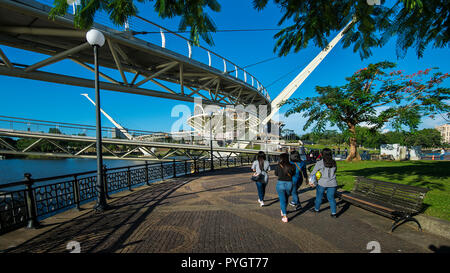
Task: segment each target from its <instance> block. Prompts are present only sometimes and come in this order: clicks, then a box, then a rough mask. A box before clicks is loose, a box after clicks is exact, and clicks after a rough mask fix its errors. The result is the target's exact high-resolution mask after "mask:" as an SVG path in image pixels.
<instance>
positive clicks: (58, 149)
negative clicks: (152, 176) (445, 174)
mask: <svg viewBox="0 0 450 273" xmlns="http://www.w3.org/2000/svg"><path fill="white" fill-rule="evenodd" d="M118 131H119V130H118V129H117V128H109V127H103V128H102V135H103V136H104V138H103V139H102V145H103V150H102V152H103V158H105V159H126V160H158V161H172V158H173V157H176V156H177V157H179V158H180V157H181V158H186V159H194V158H196V159H202V158H206V157H208V158H210V157H211V146H210V144H211V142H210V140H209V139H204V138H201V137H197V136H193V135H189V134H188V135H185V136H178V135H174V134H170V133H163V132H150V131H142V130H128V132H129V134H131V135H133V136H134V137H133V138H132V139H123V138H119V137H120V136H119V135H118V134H116V133H117V132H118ZM95 133H96V127H95V126H92V125H81V124H73V123H63V122H52V121H42V120H32V119H23V118H15V117H7V116H0V155H22V156H43V157H59V158H97V155H96V150H95V144H96V137H95ZM119 134H120V131H119ZM233 143H235V142H233ZM238 143H239V142H238ZM243 143H245V145H243V146H244V147H246V148H236V147H235V146H234V145H231V142H229V144H228V145H227V142H226V141H224V140H214V141H213V147H212V156H213V158H215V160H219V159H222V160H225V159H229V158H230V157H234V156H237V155H243V154H247V155H254V154H256V153H258V152H259V151H260V150H264V151H265V152H266V153H267V154H268V155H279V154H280V152H277V151H272V150H269V149H268V148H269V146H270V147H272V146H275V147H276V146H277V145H276V144H275V143H274V144H271V143H267V142H261V141H258V140H256V141H253V142H251V143H250V144H249V142H248V141H243ZM252 148H255V149H252ZM256 148H258V149H256ZM143 150H144V151H145V153H143V152H142V151H143Z"/></svg>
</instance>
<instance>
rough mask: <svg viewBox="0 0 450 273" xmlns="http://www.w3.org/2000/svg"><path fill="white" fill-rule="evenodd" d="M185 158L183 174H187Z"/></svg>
mask: <svg viewBox="0 0 450 273" xmlns="http://www.w3.org/2000/svg"><path fill="white" fill-rule="evenodd" d="M187 165H188V164H187V160H185V161H184V174H185V175H187V174H188V170H187Z"/></svg>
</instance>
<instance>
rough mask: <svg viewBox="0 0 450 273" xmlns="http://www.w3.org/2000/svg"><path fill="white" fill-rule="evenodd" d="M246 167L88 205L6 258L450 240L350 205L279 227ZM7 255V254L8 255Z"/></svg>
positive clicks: (26, 233) (14, 243)
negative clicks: (75, 248)
mask: <svg viewBox="0 0 450 273" xmlns="http://www.w3.org/2000/svg"><path fill="white" fill-rule="evenodd" d="M249 175H250V172H249V169H248V167H240V168H231V169H226V170H218V171H215V172H214V173H210V174H206V175H204V176H188V177H181V178H176V179H172V180H167V181H164V182H161V183H157V184H153V185H151V186H145V187H142V188H140V189H138V190H134V191H133V192H131V193H121V194H118V195H115V196H113V199H112V200H111V201H110V204H111V205H112V209H111V210H108V211H107V212H105V213H103V214H95V213H93V212H92V211H91V209H89V208H90V207H92V204H89V205H86V206H85V208H86V209H85V210H83V211H81V212H76V211H70V212H66V213H62V214H60V215H58V216H54V217H51V218H49V219H47V220H45V222H43V223H44V227H43V228H41V229H37V230H27V229H21V230H17V231H14V232H11V233H8V234H5V235H3V236H0V250H4V251H5V252H66V251H67V250H66V245H67V243H68V242H69V241H73V240H74V241H78V242H80V244H81V252H146V253H175V252H183V253H236V252H239V253H267V252H271V253H272V252H275V253H283V252H294V253H301V252H363V253H364V252H366V253H367V252H369V251H370V250H367V249H366V247H367V244H368V243H369V242H370V241H378V242H379V243H380V245H381V252H391V253H393V252H431V251H430V250H429V247H430V246H431V245H434V246H437V247H439V246H440V245H450V242H449V240H447V239H444V238H440V237H438V236H434V235H430V234H428V233H426V232H422V233H420V232H418V231H416V230H415V228H413V227H412V226H408V225H403V226H401V227H399V228H398V229H397V230H396V231H395V232H394V233H393V234H389V233H388V227H389V226H390V220H389V219H387V218H384V217H381V216H378V215H376V214H373V213H370V212H367V211H365V210H362V209H359V208H356V207H353V206H350V207H342V208H341V211H339V210H338V213H339V214H340V216H339V217H338V218H337V219H332V218H331V217H329V208H328V205H327V204H323V205H322V209H323V211H322V212H321V213H319V215H317V216H315V215H314V214H313V213H311V212H309V211H307V210H300V211H296V212H295V211H290V212H289V213H288V216H289V218H290V221H289V223H282V222H281V218H280V209H279V202H278V197H277V194H276V191H275V184H276V180H275V179H274V175H273V173H271V178H270V181H269V186H268V188H267V194H266V206H265V207H262V208H261V207H259V205H258V203H257V201H256V200H257V194H256V187H255V185H254V183H253V182H250V181H249ZM313 198H314V191H312V190H310V189H309V188H302V190H301V193H300V200H301V202H302V204H303V206H304V207H306V208H309V207H310V206H311V204H312V203H311V202H312V201H313V200H314V199H313ZM5 249H7V250H5Z"/></svg>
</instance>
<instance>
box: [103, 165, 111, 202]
mask: <svg viewBox="0 0 450 273" xmlns="http://www.w3.org/2000/svg"><path fill="white" fill-rule="evenodd" d="M107 171H108V169H107V168H106V165H103V187H104V189H105V197H106V199H111V198H110V197H109V195H108V175H107V174H106V172H107Z"/></svg>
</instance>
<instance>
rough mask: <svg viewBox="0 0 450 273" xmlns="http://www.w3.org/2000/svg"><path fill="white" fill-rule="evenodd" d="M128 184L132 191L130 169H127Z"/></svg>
mask: <svg viewBox="0 0 450 273" xmlns="http://www.w3.org/2000/svg"><path fill="white" fill-rule="evenodd" d="M127 182H128V190H129V191H131V171H130V167H128V168H127Z"/></svg>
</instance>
